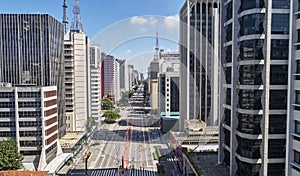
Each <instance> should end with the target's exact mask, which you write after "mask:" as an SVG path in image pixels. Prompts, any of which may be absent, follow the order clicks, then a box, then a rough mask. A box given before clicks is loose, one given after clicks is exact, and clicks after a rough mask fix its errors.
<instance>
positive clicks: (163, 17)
mask: <svg viewBox="0 0 300 176" xmlns="http://www.w3.org/2000/svg"><path fill="white" fill-rule="evenodd" d="M184 1H185V0H79V5H80V10H81V21H82V23H83V30H84V32H85V33H86V34H87V35H88V36H89V38H90V42H91V43H97V44H98V45H99V46H100V48H101V51H103V52H106V53H107V54H110V55H114V56H115V57H117V58H119V59H126V60H128V62H129V63H130V64H134V65H135V67H136V69H137V70H138V71H142V72H146V67H147V64H149V63H150V61H151V60H152V58H153V51H154V47H155V36H156V31H158V33H159V47H160V48H161V49H164V50H165V51H177V50H178V37H179V26H178V24H179V22H178V16H179V15H178V14H179V10H180V8H181V7H182V5H183V4H184ZM74 2H75V0H67V4H68V20H69V24H71V22H72V7H73V4H74ZM62 4H63V0H1V1H0V13H40V14H44V13H47V14H50V15H52V16H53V17H55V18H56V19H58V20H59V21H62V15H63V10H62Z"/></svg>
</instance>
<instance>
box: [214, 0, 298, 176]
mask: <svg viewBox="0 0 300 176" xmlns="http://www.w3.org/2000/svg"><path fill="white" fill-rule="evenodd" d="M270 7H271V8H270ZM222 10H223V14H222V23H223V24H222V27H223V28H222V29H221V30H222V32H221V34H222V35H223V36H222V38H223V41H222V42H223V43H222V46H221V49H222V60H221V61H222V66H223V72H222V73H223V74H224V75H223V76H224V78H225V80H224V83H223V91H224V92H225V94H224V95H223V107H224V108H223V109H224V115H223V121H222V122H223V124H224V125H225V124H226V128H225V127H224V126H221V127H220V128H221V136H222V138H221V140H225V141H224V142H223V141H222V142H220V143H221V144H231V145H232V146H230V148H229V149H228V148H225V147H224V148H223V149H220V150H219V151H220V153H221V155H220V156H221V157H220V158H219V160H220V161H221V160H223V162H224V163H225V164H226V165H228V166H229V167H230V175H241V176H244V175H257V176H258V175H283V173H284V171H285V168H284V163H282V161H281V163H280V162H277V161H276V162H275V161H274V163H270V164H269V165H268V167H261V165H262V164H260V162H257V163H256V164H253V162H254V161H259V160H261V162H265V160H268V159H269V158H276V159H279V158H280V159H281V160H283V159H284V158H285V145H284V141H285V140H286V139H285V138H284V137H283V136H284V134H286V130H287V115H286V110H287V93H288V92H287V85H288V71H289V68H288V59H289V44H290V41H289V36H288V35H289V25H290V22H289V20H290V14H289V10H290V1H289V0H282V1H281V0H267V1H266V0H237V1H233V0H231V1H223V8H222ZM298 36H300V35H298ZM295 38H297V37H295ZM269 39H270V40H269ZM298 39H299V38H297V40H298ZM298 41H299V40H298ZM295 48H296V47H295ZM298 48H300V47H297V49H298ZM299 65H300V64H299ZM298 67H299V68H300V66H298ZM295 77H296V78H297V77H299V76H295ZM299 79H300V77H299ZM295 93H296V98H295V101H296V103H299V102H300V93H299V91H295ZM230 124H231V126H229V125H230ZM266 124H268V125H266ZM228 126H229V127H228ZM227 128H230V130H227ZM299 129H300V128H299ZM228 131H230V133H231V137H232V135H235V138H233V139H232V138H230V136H229V134H230V133H229V132H228ZM299 131H300V130H299ZM265 132H267V133H268V135H265V134H264V133H265ZM275 135H277V137H275ZM279 135H280V136H281V137H279ZM258 136H259V137H258ZM274 138H276V139H274ZM226 140H231V141H226ZM264 143H268V148H264V145H263V144H264ZM236 154H238V155H239V156H241V157H243V159H239V158H238V157H235V158H232V156H235V155H236ZM222 157H224V158H222ZM227 157H229V158H227ZM251 159H255V160H251ZM256 159H258V160H256ZM228 163H229V164H228Z"/></svg>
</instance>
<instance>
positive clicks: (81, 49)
mask: <svg viewBox="0 0 300 176" xmlns="http://www.w3.org/2000/svg"><path fill="white" fill-rule="evenodd" d="M64 55H65V95H66V96H65V98H66V119H67V122H66V123H67V131H85V125H86V122H87V118H88V117H89V116H90V115H91V114H90V112H91V110H90V108H91V106H90V102H91V101H90V97H91V96H90V58H89V39H88V37H87V36H86V35H85V33H84V32H82V31H71V32H68V33H67V34H66V35H65V41H64Z"/></svg>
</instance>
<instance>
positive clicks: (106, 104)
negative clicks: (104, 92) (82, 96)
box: [101, 98, 114, 110]
mask: <svg viewBox="0 0 300 176" xmlns="http://www.w3.org/2000/svg"><path fill="white" fill-rule="evenodd" d="M101 108H102V110H112V109H113V108H114V102H112V101H111V100H110V99H109V98H103V99H102V100H101Z"/></svg>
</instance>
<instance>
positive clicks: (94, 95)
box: [90, 44, 101, 120]
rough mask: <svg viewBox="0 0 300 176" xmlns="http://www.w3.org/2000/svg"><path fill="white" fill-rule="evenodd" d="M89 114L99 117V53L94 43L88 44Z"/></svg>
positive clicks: (96, 118) (98, 48)
mask: <svg viewBox="0 0 300 176" xmlns="http://www.w3.org/2000/svg"><path fill="white" fill-rule="evenodd" d="M90 71H91V86H90V92H91V104H90V105H91V116H92V117H94V118H95V120H98V119H100V112H101V101H100V100H101V53H100V47H99V46H98V45H96V44H93V45H91V46H90Z"/></svg>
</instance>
